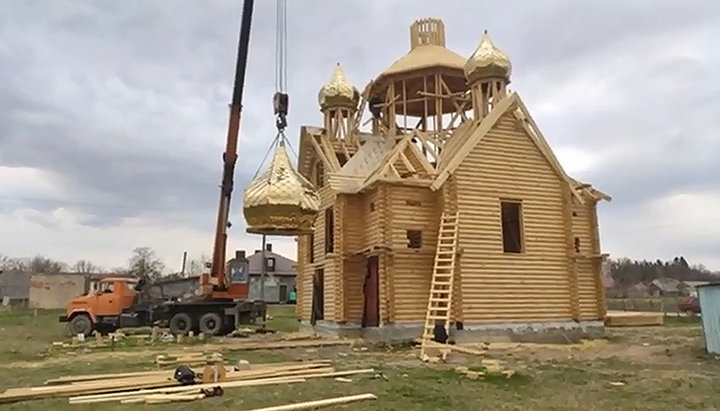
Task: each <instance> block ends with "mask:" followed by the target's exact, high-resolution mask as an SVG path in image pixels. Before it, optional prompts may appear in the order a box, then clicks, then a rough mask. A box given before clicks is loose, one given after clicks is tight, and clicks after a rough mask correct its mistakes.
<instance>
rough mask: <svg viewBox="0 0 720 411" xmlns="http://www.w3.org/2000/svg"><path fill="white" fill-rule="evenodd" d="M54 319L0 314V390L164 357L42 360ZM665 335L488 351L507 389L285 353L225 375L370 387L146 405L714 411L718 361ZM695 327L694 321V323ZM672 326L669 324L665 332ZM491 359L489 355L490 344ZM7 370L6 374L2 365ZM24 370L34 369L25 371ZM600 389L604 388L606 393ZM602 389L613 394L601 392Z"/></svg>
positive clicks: (283, 389) (276, 311)
mask: <svg viewBox="0 0 720 411" xmlns="http://www.w3.org/2000/svg"><path fill="white" fill-rule="evenodd" d="M58 315H59V313H58V312H56V311H55V312H53V311H38V314H37V316H36V317H35V316H33V312H30V311H12V312H0V339H1V340H2V344H0V390H4V389H5V388H7V387H17V386H28V385H38V384H42V382H43V381H44V380H46V379H48V378H52V377H58V376H62V375H72V374H86V373H105V372H121V371H134V370H147V369H152V368H153V365H152V361H153V358H154V355H155V354H156V353H157V352H159V351H164V350H167V349H170V348H171V347H173V348H175V347H176V346H177V345H176V344H174V343H172V344H170V343H168V344H157V345H154V346H152V347H149V346H137V345H119V346H118V347H116V350H115V352H114V353H112V354H111V353H109V352H107V354H105V352H104V351H100V352H98V350H92V351H90V352H88V351H86V350H85V349H82V348H73V349H69V350H68V349H64V350H61V351H59V352H58V351H49V350H48V348H49V346H50V344H51V343H52V341H56V340H60V339H65V340H66V341H67V336H66V334H65V330H64V327H63V325H62V324H60V323H58V322H57V316H58ZM270 316H271V317H272V319H271V320H270V324H269V326H270V328H272V329H275V330H278V331H279V332H282V331H294V330H297V325H298V324H297V321H296V320H295V317H294V307H293V306H272V307H270ZM668 320H670V323H669V324H668V326H667V327H655V328H626V329H617V330H613V329H609V330H608V334H609V337H610V338H609V339H608V340H609V341H610V342H608V343H607V344H604V345H598V347H600V348H593V349H592V350H591V349H581V348H577V349H574V350H568V349H567V347H564V348H561V347H558V348H557V349H552V348H542V349H538V348H534V349H532V350H530V349H525V348H522V347H521V348H520V349H517V350H510V351H498V352H493V351H492V349H491V351H490V354H488V355H489V356H491V357H492V356H494V358H499V359H503V360H506V361H507V362H508V364H509V366H510V368H512V369H514V370H516V371H517V373H516V374H515V375H514V376H513V377H512V378H510V379H506V378H504V377H502V376H490V377H488V378H486V379H484V380H482V379H481V380H469V379H467V378H465V377H464V376H463V375H461V374H458V373H456V372H455V371H454V368H455V367H456V366H458V365H464V366H467V367H469V368H470V369H478V370H481V369H482V366H481V364H480V361H479V358H478V357H475V356H464V355H461V354H452V355H451V360H452V361H454V363H452V364H438V365H425V364H421V363H420V362H419V361H418V360H417V359H414V358H410V355H411V354H412V353H413V352H415V351H413V349H412V348H411V347H409V346H402V345H401V346H393V347H382V346H380V345H378V346H375V347H370V349H369V350H368V351H360V350H357V351H355V350H353V349H350V348H349V347H330V348H318V349H314V348H296V349H285V350H259V351H247V352H243V351H234V352H228V353H227V354H226V355H225V358H226V360H228V362H229V363H234V362H236V361H237V360H239V359H245V360H248V361H250V362H251V363H259V362H274V361H289V360H294V359H300V358H304V359H312V358H330V359H333V361H334V366H335V367H336V368H337V369H348V368H366V367H373V368H375V369H376V370H377V371H378V372H379V373H381V374H382V376H381V375H377V376H376V375H373V374H367V375H362V376H352V377H351V379H352V380H353V382H352V383H346V382H339V381H335V380H333V379H324V380H309V381H307V382H305V383H302V384H289V385H277V386H267V387H256V388H241V389H229V390H227V391H226V392H225V395H224V396H223V397H218V398H209V399H206V400H203V401H199V402H193V403H187V404H171V405H158V406H156V407H155V406H154V407H153V408H154V409H155V408H156V409H159V410H166V409H167V410H184V409H188V410H194V409H224V408H228V409H229V408H232V409H239V410H243V409H252V408H256V407H261V406H272V405H279V404H285V403H290V402H299V401H306V400H315V399H320V398H329V397H334V396H341V395H350V394H358V393H364V392H372V393H374V394H376V395H377V396H378V398H379V400H378V401H374V402H363V403H357V404H351V405H347V406H344V407H340V408H336V409H347V410H403V411H411V410H445V409H453V410H477V409H578V410H593V409H597V410H604V409H651V408H652V409H675V408H678V407H681V408H683V409H717V408H720V398H718V396H717V395H716V394H715V393H716V387H717V386H718V385H720V361H717V360H715V359H714V358H713V357H712V356H707V355H704V354H703V348H702V347H703V345H702V344H703V343H702V335H701V332H700V328H699V326H698V324H697V323H696V322H695V323H693V322H690V320H691V319H690V318H681V319H676V318H672V319H668ZM695 320H697V319H695ZM676 321H677V322H676ZM491 347H492V344H491ZM9 363H11V364H9ZM30 365H38V366H34V367H31V366H30ZM611 383H612V384H611ZM613 384H614V385H613ZM0 407H2V408H3V409H5V408H7V409H16V410H42V409H52V410H56V409H69V408H70V407H69V405H68V403H67V400H66V399H63V398H59V399H48V400H41V401H27V402H22V403H16V404H10V405H0ZM76 408H78V409H109V408H112V409H119V410H131V409H134V408H137V407H136V406H129V405H120V404H97V405H95V406H88V407H82V406H78V407H76Z"/></svg>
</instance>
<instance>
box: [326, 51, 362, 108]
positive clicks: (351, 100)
mask: <svg viewBox="0 0 720 411" xmlns="http://www.w3.org/2000/svg"><path fill="white" fill-rule="evenodd" d="M359 100H360V92H359V91H358V89H357V88H355V86H353V85H352V83H350V82H349V81H348V80H347V79H346V78H345V73H343V70H342V68H341V67H340V63H338V64H337V66H335V70H334V71H333V74H332V77H330V81H329V82H328V83H327V84H325V85H324V86H323V87H322V88H321V89H320V93H318V103H320V108H321V109H323V110H325V109H326V108H328V107H338V106H343V107H355V106H357V103H358V101H359Z"/></svg>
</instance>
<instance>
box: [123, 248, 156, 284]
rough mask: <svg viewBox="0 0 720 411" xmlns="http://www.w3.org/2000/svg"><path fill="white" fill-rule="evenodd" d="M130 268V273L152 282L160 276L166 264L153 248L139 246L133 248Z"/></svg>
mask: <svg viewBox="0 0 720 411" xmlns="http://www.w3.org/2000/svg"><path fill="white" fill-rule="evenodd" d="M128 268H129V269H128V272H129V273H130V274H132V275H134V276H135V277H138V278H142V279H144V280H145V281H148V282H151V281H154V280H157V279H158V278H160V276H161V275H162V272H163V270H164V269H165V264H163V262H162V261H161V260H160V258H159V257H158V256H157V253H155V250H153V249H152V248H150V247H138V248H136V249H134V250H133V256H132V257H130V264H129V267H128Z"/></svg>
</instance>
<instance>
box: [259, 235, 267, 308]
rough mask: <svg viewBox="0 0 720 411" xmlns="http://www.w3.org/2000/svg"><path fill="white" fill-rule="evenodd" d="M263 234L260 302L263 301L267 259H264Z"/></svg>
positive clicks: (263, 242) (263, 243)
mask: <svg viewBox="0 0 720 411" xmlns="http://www.w3.org/2000/svg"><path fill="white" fill-rule="evenodd" d="M265 247H266V245H265V234H263V236H262V250H261V251H260V255H261V256H262V268H261V269H260V301H265V274H266V273H267V259H266V258H265Z"/></svg>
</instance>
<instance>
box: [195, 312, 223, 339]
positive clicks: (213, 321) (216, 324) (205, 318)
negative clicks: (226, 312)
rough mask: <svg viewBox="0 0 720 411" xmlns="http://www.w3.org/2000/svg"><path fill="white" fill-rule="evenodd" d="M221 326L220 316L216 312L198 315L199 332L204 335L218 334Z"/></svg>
mask: <svg viewBox="0 0 720 411" xmlns="http://www.w3.org/2000/svg"><path fill="white" fill-rule="evenodd" d="M222 326H223V322H222V317H221V316H220V314H218V313H205V314H203V315H202V317H200V332H201V333H203V334H205V335H218V334H220V330H221V329H222Z"/></svg>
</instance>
